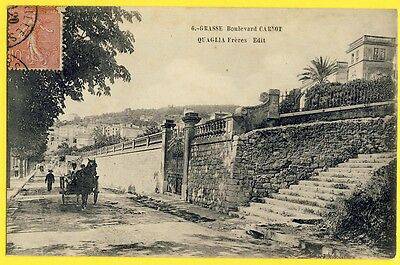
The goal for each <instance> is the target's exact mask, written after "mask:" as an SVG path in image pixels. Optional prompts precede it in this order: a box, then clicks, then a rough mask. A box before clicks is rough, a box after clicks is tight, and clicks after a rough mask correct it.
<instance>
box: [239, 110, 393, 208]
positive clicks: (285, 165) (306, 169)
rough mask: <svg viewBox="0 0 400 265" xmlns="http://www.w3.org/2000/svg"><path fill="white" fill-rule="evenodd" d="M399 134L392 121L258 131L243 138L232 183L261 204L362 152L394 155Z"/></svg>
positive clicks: (342, 122) (318, 124)
mask: <svg viewBox="0 0 400 265" xmlns="http://www.w3.org/2000/svg"><path fill="white" fill-rule="evenodd" d="M395 132H396V129H395V118H394V117H392V116H387V117H384V118H363V119H351V120H341V121H332V122H315V123H308V124H302V125H288V126H281V127H273V128H266V129H259V130H254V131H251V132H249V133H247V134H244V135H242V136H240V139H239V141H238V144H237V150H236V157H235V162H234V169H233V179H234V180H237V181H238V182H239V183H240V184H241V189H240V193H241V195H242V196H247V198H248V201H250V200H257V198H261V197H265V196H269V195H270V194H271V193H274V192H277V191H278V190H279V189H280V188H287V187H288V186H289V185H291V184H294V183H297V182H298V181H299V180H302V179H307V178H309V177H310V176H311V175H312V174H313V172H315V171H318V170H323V169H325V168H327V167H332V166H335V165H337V164H339V163H341V162H344V161H345V160H347V159H348V158H351V157H355V156H356V155H357V154H359V153H377V152H387V151H389V150H395ZM238 202H239V203H242V202H243V201H242V200H238Z"/></svg>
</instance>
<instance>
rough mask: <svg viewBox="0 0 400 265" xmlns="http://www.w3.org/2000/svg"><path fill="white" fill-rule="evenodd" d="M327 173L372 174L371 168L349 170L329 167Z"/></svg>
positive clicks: (349, 168)
mask: <svg viewBox="0 0 400 265" xmlns="http://www.w3.org/2000/svg"><path fill="white" fill-rule="evenodd" d="M328 171H329V172H338V173H367V174H372V173H373V171H374V169H373V168H351V167H330V168H329V169H328Z"/></svg>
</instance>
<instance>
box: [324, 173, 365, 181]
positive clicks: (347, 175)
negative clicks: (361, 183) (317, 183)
mask: <svg viewBox="0 0 400 265" xmlns="http://www.w3.org/2000/svg"><path fill="white" fill-rule="evenodd" d="M319 176H321V177H337V178H354V179H360V180H362V179H367V178H369V177H370V176H372V172H371V173H365V172H363V173H359V172H336V171H323V172H319Z"/></svg>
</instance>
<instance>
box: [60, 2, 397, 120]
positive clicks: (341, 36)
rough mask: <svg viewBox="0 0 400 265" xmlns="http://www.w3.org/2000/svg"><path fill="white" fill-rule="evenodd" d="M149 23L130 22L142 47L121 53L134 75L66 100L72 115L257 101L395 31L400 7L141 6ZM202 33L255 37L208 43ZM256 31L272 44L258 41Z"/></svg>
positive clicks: (126, 25)
mask: <svg viewBox="0 0 400 265" xmlns="http://www.w3.org/2000/svg"><path fill="white" fill-rule="evenodd" d="M127 9H131V10H137V11H139V12H140V13H141V15H142V19H143V20H142V21H141V22H134V23H132V24H131V23H124V24H123V25H122V28H123V29H126V30H129V31H131V32H132V33H133V34H134V36H135V52H134V53H132V54H122V55H118V61H119V62H120V63H121V64H123V65H124V66H126V67H127V69H128V70H129V71H130V73H131V75H132V80H131V82H129V83H125V82H122V81H117V82H116V83H115V84H113V85H112V86H111V96H102V97H97V96H92V95H90V94H88V93H85V94H84V101H83V102H75V101H72V100H70V99H67V101H66V109H65V115H63V116H61V117H60V119H61V120H62V119H64V118H66V117H68V116H70V115H71V114H78V115H79V116H81V117H83V116H87V115H97V114H101V113H108V112H117V111H122V110H124V109H125V108H132V109H138V108H159V107H165V106H168V105H174V106H181V105H192V104H196V105H198V104H236V105H242V106H246V105H254V104H257V103H258V98H259V94H260V93H261V92H263V91H267V90H268V89H270V88H278V89H280V90H281V91H288V90H291V89H293V88H296V87H299V86H301V83H300V82H299V81H298V77H297V75H298V74H299V73H300V72H301V70H302V69H303V68H304V67H305V66H307V65H308V64H309V62H310V61H311V60H312V59H313V58H314V57H317V56H323V57H325V56H327V57H329V58H332V59H334V60H339V61H346V60H347V57H346V49H347V47H348V44H349V43H351V42H352V41H354V40H356V39H357V38H359V37H361V36H362V35H364V34H368V35H380V36H388V37H395V36H396V32H397V28H396V24H397V23H396V22H397V21H396V20H397V17H396V12H395V11H394V10H366V9H364V10H362V9H347V10H346V9H329V10H328V9H250V8H247V9H246V8H219V9H218V8H161V7H159V8H154V7H153V8H151V7H146V8H143V7H140V8H132V7H129V8H127ZM200 25H204V26H214V25H221V26H223V27H224V29H225V27H226V26H280V27H282V31H281V32H252V33H248V32H226V31H225V30H224V31H223V32H204V31H192V30H191V26H195V27H198V26H200ZM199 37H224V38H225V40H226V39H227V38H228V37H231V38H234V37H236V38H247V39H248V43H245V44H243V43H242V44H238V43H226V42H225V43H201V44H199V43H198V42H197V40H198V38H199ZM252 37H262V38H266V43H261V44H256V43H254V44H253V43H251V42H252Z"/></svg>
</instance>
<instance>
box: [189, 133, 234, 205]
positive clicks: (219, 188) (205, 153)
mask: <svg viewBox="0 0 400 265" xmlns="http://www.w3.org/2000/svg"><path fill="white" fill-rule="evenodd" d="M234 149H235V148H234V145H233V142H232V141H231V140H224V141H210V142H208V143H206V142H205V143H200V144H198V143H196V142H194V143H193V144H192V145H191V149H190V160H189V170H188V200H189V202H192V203H195V204H199V205H202V206H205V207H208V208H213V209H216V210H219V211H226V210H227V209H230V207H231V206H232V205H233V204H232V202H234V201H235V198H234V196H235V194H236V188H237V187H235V185H232V183H231V180H232V169H233V161H234V157H235V153H234Z"/></svg>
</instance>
